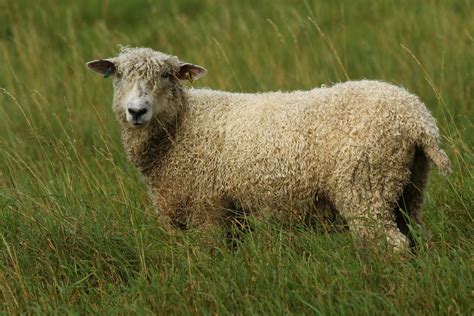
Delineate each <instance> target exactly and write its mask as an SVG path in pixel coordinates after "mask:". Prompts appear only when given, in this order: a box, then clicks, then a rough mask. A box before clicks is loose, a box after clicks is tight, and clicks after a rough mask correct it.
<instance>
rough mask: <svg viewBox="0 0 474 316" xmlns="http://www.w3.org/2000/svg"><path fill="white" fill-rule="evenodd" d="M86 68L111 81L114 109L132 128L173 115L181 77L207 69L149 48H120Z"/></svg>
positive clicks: (192, 76) (193, 77)
mask: <svg viewBox="0 0 474 316" xmlns="http://www.w3.org/2000/svg"><path fill="white" fill-rule="evenodd" d="M87 67H89V69H91V70H93V71H95V72H97V73H99V74H101V75H103V76H104V78H107V77H109V76H111V77H113V80H114V105H113V108H114V111H115V112H116V113H117V114H118V116H119V118H120V119H122V120H124V121H126V122H128V123H129V124H131V125H132V126H134V127H143V126H146V125H147V124H148V123H149V122H150V121H151V120H152V119H153V118H156V119H158V120H159V121H161V122H163V123H166V121H169V120H172V119H173V118H174V116H175V115H176V111H177V109H176V108H175V107H176V102H177V101H178V100H174V99H173V98H176V91H179V90H180V89H181V86H182V83H181V81H183V80H190V81H193V80H196V79H199V78H201V77H202V76H204V75H205V74H206V69H205V68H203V67H200V66H197V65H193V64H190V63H185V62H181V61H180V60H178V58H176V57H174V56H170V55H166V54H163V53H160V52H157V51H154V50H152V49H150V48H128V47H127V48H123V49H122V50H121V52H120V54H119V55H118V56H117V57H114V58H107V59H99V60H93V61H90V62H88V63H87Z"/></svg>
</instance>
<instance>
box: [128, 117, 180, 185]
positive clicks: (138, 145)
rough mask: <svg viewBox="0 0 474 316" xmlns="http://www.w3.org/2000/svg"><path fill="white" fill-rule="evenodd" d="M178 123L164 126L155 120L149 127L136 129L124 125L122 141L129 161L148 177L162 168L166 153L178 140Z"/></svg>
mask: <svg viewBox="0 0 474 316" xmlns="http://www.w3.org/2000/svg"><path fill="white" fill-rule="evenodd" d="M178 126H179V120H178V122H176V123H174V124H168V125H167V126H162V125H161V124H160V122H159V121H158V120H155V119H153V120H152V121H151V122H150V123H149V124H148V126H147V127H144V128H134V127H131V126H130V125H128V123H126V122H123V123H122V140H123V142H124V146H125V149H126V150H127V154H128V159H129V160H130V161H131V162H132V163H133V164H134V165H135V166H136V167H137V168H138V169H139V170H140V172H141V173H142V174H143V175H144V176H145V177H148V176H149V175H150V174H151V173H152V171H153V170H156V169H157V168H160V167H161V165H162V161H163V160H164V157H165V155H166V153H167V152H168V151H169V150H170V148H171V147H172V144H173V141H174V139H175V138H176V131H177V129H178Z"/></svg>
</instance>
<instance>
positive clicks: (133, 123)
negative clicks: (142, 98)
mask: <svg viewBox="0 0 474 316" xmlns="http://www.w3.org/2000/svg"><path fill="white" fill-rule="evenodd" d="M145 125H146V123H144V122H132V126H133V127H138V128H140V127H144V126H145Z"/></svg>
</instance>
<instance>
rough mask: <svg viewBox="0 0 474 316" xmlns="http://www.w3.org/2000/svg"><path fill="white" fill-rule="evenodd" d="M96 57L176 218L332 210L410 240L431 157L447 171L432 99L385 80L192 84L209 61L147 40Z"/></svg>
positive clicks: (369, 229)
mask: <svg viewBox="0 0 474 316" xmlns="http://www.w3.org/2000/svg"><path fill="white" fill-rule="evenodd" d="M87 66H88V67H89V68H90V69H92V70H94V71H96V72H98V73H100V74H103V75H104V77H107V76H108V75H112V76H113V78H114V100H113V110H114V111H115V113H116V116H117V118H118V121H119V122H120V124H121V127H122V138H123V143H124V146H125V149H126V150H127V153H128V157H129V159H130V161H131V162H132V163H133V164H134V165H135V166H136V167H137V168H138V169H139V170H140V172H141V173H142V175H143V177H144V179H145V182H146V183H147V185H148V187H149V189H150V193H151V197H152V200H153V202H154V203H155V205H156V207H157V210H158V213H159V214H160V215H161V216H162V218H165V219H166V221H168V222H169V223H171V224H173V225H174V226H178V227H184V228H189V227H195V226H200V227H213V226H214V225H216V224H217V225H228V224H230V223H232V222H233V221H234V220H235V219H236V217H237V216H239V215H243V214H245V215H250V216H256V217H262V216H269V215H270V216H274V217H280V216H282V217H285V218H304V217H307V216H308V215H317V214H318V212H322V211H327V210H330V211H332V212H337V213H338V214H340V215H341V216H342V217H343V218H344V219H345V220H346V222H347V225H348V227H349V230H350V231H352V232H353V234H354V235H355V236H357V237H359V238H361V239H362V240H372V241H377V240H381V239H380V238H382V237H384V238H383V239H382V240H386V241H387V243H388V244H389V245H390V246H392V247H394V248H396V249H399V250H402V249H406V248H407V247H408V246H409V245H410V235H409V221H411V222H413V223H418V221H419V209H420V206H421V202H422V197H423V191H424V188H425V186H426V181H427V176H428V171H429V164H428V160H430V161H431V162H433V163H434V164H435V165H436V167H437V168H438V169H439V170H440V171H441V173H443V174H448V173H449V172H450V164H449V160H448V157H447V156H446V154H445V153H444V151H443V150H442V149H440V148H439V146H438V142H439V134H438V128H437V126H436V122H435V120H434V118H433V117H432V116H431V114H430V113H429V111H428V110H427V108H426V107H425V106H424V104H423V103H422V102H421V101H420V100H419V99H418V97H416V96H415V95H413V94H410V93H409V92H407V91H406V90H405V89H403V88H400V87H396V86H393V85H390V84H387V83H384V82H380V81H368V80H364V81H349V82H345V83H339V84H335V85H333V86H332V87H324V88H315V89H313V90H310V91H293V92H266V93H230V92H221V91H214V90H209V89H189V88H187V87H186V86H185V85H184V84H183V81H184V80H187V79H189V80H196V79H198V78H200V77H202V76H203V75H204V74H205V73H206V69H204V68H202V67H200V66H197V65H193V64H189V63H183V62H181V61H180V60H178V58H176V57H174V56H170V55H166V54H163V53H160V52H157V51H154V50H152V49H149V48H123V49H122V50H121V52H120V54H119V55H118V56H117V57H115V58H110V59H100V60H94V61H91V62H89V63H87ZM402 212H403V213H405V214H407V216H406V217H405V216H403V215H401V214H402ZM381 233H383V234H382V235H381Z"/></svg>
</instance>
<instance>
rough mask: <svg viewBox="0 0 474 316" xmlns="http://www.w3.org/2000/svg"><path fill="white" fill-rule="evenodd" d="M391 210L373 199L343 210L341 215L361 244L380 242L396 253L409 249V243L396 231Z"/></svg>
mask: <svg viewBox="0 0 474 316" xmlns="http://www.w3.org/2000/svg"><path fill="white" fill-rule="evenodd" d="M392 209H393V207H391V206H390V205H388V203H386V202H385V201H383V199H381V198H373V199H370V200H365V202H364V203H355V204H354V205H352V206H350V207H348V208H343V209H342V210H341V213H342V214H343V216H344V217H345V218H346V220H347V222H348V225H349V230H350V231H351V233H352V234H353V236H354V237H355V238H357V239H359V240H360V241H362V243H364V244H368V245H376V244H378V243H380V242H381V241H382V242H386V244H387V245H388V246H390V247H391V248H393V249H394V250H395V251H396V252H401V251H405V250H407V249H409V246H410V242H409V240H408V238H407V236H406V235H404V234H403V233H402V232H401V231H400V230H399V229H398V227H397V222H396V219H395V214H394V213H393V210H392Z"/></svg>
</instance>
